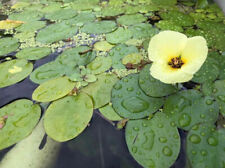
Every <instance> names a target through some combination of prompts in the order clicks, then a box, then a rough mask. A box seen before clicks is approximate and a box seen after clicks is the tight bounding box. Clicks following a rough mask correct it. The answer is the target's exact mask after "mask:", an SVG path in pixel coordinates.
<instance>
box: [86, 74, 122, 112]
mask: <svg viewBox="0 0 225 168" xmlns="http://www.w3.org/2000/svg"><path fill="white" fill-rule="evenodd" d="M117 80H118V79H117V77H116V75H114V74H100V75H98V76H97V81H96V82H95V83H91V84H89V85H88V86H87V87H85V88H83V89H82V91H83V92H85V93H87V94H88V95H89V96H91V98H92V99H93V102H94V108H95V109H96V108H99V107H102V106H104V105H106V104H107V103H109V102H110V98H111V90H112V87H113V85H114V84H115V83H116V81H117Z"/></svg>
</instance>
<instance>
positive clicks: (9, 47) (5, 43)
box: [0, 37, 19, 57]
mask: <svg viewBox="0 0 225 168" xmlns="http://www.w3.org/2000/svg"><path fill="white" fill-rule="evenodd" d="M0 46H1V47H0V57H1V56H3V55H6V54H9V53H11V52H13V51H15V50H16V49H17V48H18V47H19V42H18V40H17V39H16V38H11V37H6V38H1V39H0Z"/></svg>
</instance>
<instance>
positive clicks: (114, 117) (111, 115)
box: [99, 104, 123, 121]
mask: <svg viewBox="0 0 225 168" xmlns="http://www.w3.org/2000/svg"><path fill="white" fill-rule="evenodd" d="M99 111H100V113H101V114H102V115H103V116H104V117H105V118H107V119H108V120H111V121H119V120H122V119H123V118H121V117H120V116H119V115H118V114H117V113H116V112H115V111H114V109H113V108H112V105H109V104H108V105H106V106H104V107H101V108H100V109H99Z"/></svg>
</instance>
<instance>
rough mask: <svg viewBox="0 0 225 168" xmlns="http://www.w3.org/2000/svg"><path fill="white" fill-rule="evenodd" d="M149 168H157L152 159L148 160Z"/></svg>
mask: <svg viewBox="0 0 225 168" xmlns="http://www.w3.org/2000/svg"><path fill="white" fill-rule="evenodd" d="M148 168H155V162H154V161H153V160H152V159H148Z"/></svg>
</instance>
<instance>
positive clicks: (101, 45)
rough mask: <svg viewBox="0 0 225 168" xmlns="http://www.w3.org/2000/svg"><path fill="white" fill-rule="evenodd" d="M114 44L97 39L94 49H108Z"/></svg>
mask: <svg viewBox="0 0 225 168" xmlns="http://www.w3.org/2000/svg"><path fill="white" fill-rule="evenodd" d="M113 47H114V45H112V44H109V43H108V42H107V41H99V42H96V43H95V44H94V49H95V50H96V51H105V52H106V51H110V50H111V49H112V48H113Z"/></svg>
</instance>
